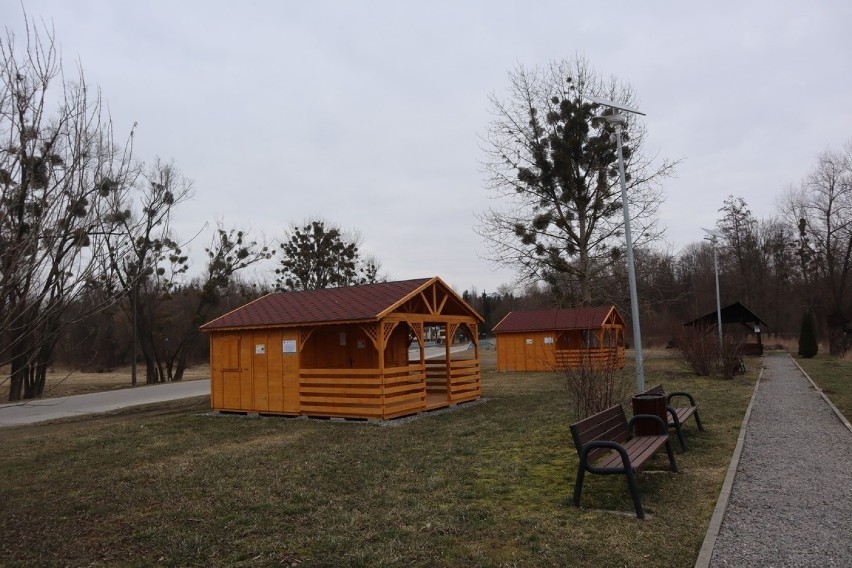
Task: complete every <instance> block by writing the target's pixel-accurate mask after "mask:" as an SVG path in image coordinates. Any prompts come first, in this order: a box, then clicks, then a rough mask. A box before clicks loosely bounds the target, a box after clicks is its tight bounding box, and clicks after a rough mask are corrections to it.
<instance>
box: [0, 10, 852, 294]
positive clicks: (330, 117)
mask: <svg viewBox="0 0 852 568" xmlns="http://www.w3.org/2000/svg"><path fill="white" fill-rule="evenodd" d="M24 4H25V6H26V10H27V12H28V13H29V15H30V16H31V17H34V18H37V19H43V20H44V21H45V22H47V23H48V25H52V26H53V27H54V28H55V33H56V37H57V40H58V41H59V43H60V44H61V46H62V51H63V58H64V59H65V61H66V65H70V64H73V63H74V60H79V61H80V63H81V64H82V67H83V69H84V71H85V74H86V78H87V80H88V81H89V82H90V83H91V84H96V85H98V86H100V88H101V90H102V93H103V95H104V98H105V99H106V101H107V102H108V104H109V108H110V111H111V114H112V117H113V121H114V123H115V128H116V132H117V134H119V135H120V136H125V135H126V134H127V133H129V131H130V129H131V127H132V125H133V123H134V122H138V128H137V130H136V136H135V154H136V157H137V158H140V159H143V160H146V161H151V160H153V159H154V158H155V157H156V156H160V157H162V158H164V159H167V160H168V159H173V160H174V161H175V163H176V165H177V166H178V167H179V168H180V169H181V171H182V172H183V173H184V175H186V176H187V177H189V178H191V179H192V180H193V181H194V187H195V198H194V200H193V201H191V202H190V203H187V204H185V205H183V206H182V207H181V208H180V211H179V212H178V224H177V227H178V230H179V232H180V234H181V236H184V237H188V236H189V235H192V234H195V233H196V232H198V230H199V229H200V228H201V227H202V226H203V225H204V224H205V223H210V224H211V225H212V224H215V221H216V219H224V221H225V222H226V224H230V225H241V226H250V227H251V228H252V230H253V231H254V232H255V233H258V234H260V233H263V234H265V235H266V236H267V237H268V238H270V239H273V238H279V237H280V236H281V235H282V233H283V230H284V229H285V228H286V227H287V226H288V225H289V223H290V222H291V221H301V220H303V219H305V218H308V217H312V216H322V217H324V218H326V219H328V220H330V221H333V222H335V223H338V224H340V225H341V226H342V227H343V228H346V229H353V230H354V229H357V230H358V231H360V232H361V234H362V236H363V240H364V243H363V250H364V251H366V252H368V253H372V254H374V255H375V256H376V257H378V259H379V260H380V261H381V262H382V264H383V267H384V270H385V271H386V272H387V273H388V274H389V275H390V277H391V278H392V279H406V278H417V277H426V276H434V275H438V276H441V277H442V278H443V279H444V280H445V281H446V282H448V283H449V284H451V285H453V286H454V287H456V289H458V290H462V289H469V288H470V287H472V286H476V287H477V288H478V289H479V290H480V291H482V290H483V289H485V290H487V291H489V292H491V291H494V290H495V289H496V287H497V286H498V285H499V284H501V283H510V282H512V281H513V278H514V275H513V274H512V273H511V272H510V271H508V270H505V269H502V270H495V267H493V266H491V265H490V264H489V263H488V262H487V261H485V260H483V259H482V258H481V256H482V255H483V254H484V252H485V248H484V245H483V243H482V241H481V239H480V237H479V236H477V235H476V234H475V233H474V231H473V227H474V225H475V224H476V219H475V217H474V215H475V213H477V212H480V211H483V210H484V209H486V208H487V207H489V206H490V205H493V202H492V200H490V199H489V196H488V193H487V192H486V190H485V189H484V177H485V176H484V173H483V168H482V165H481V164H482V161H483V160H484V157H485V156H484V153H483V151H482V143H481V141H480V136H481V135H483V134H484V133H485V130H486V127H487V125H488V123H489V120H490V119H491V115H490V107H489V102H488V97H489V95H491V94H495V95H496V96H498V97H503V96H504V95H505V94H506V93H507V89H508V80H507V71H508V70H509V69H511V68H512V67H514V66H516V65H517V64H523V65H524V66H527V67H536V66H546V65H547V64H548V63H549V62H550V61H553V60H558V59H563V58H571V57H573V56H575V55H576V54H579V55H582V56H585V57H586V58H587V59H588V60H589V62H590V64H591V65H592V66H593V67H594V68H595V69H596V70H597V71H598V72H599V73H600V74H602V75H604V76H610V75H614V76H616V77H618V78H619V79H620V80H621V81H623V82H627V83H630V84H631V85H632V86H633V88H634V89H635V92H636V94H637V95H638V100H639V102H640V106H641V109H642V110H643V111H644V112H646V113H647V117H646V121H645V124H646V127H647V130H648V134H649V136H648V146H647V150H648V151H649V153H659V155H661V156H665V157H668V158H673V159H677V158H681V159H683V162H682V164H681V165H680V166H679V167H678V170H677V175H676V178H674V179H670V180H667V181H666V182H665V185H664V192H665V195H666V201H665V203H664V205H663V206H662V207H661V210H660V211H661V219H660V221H661V224H662V225H663V226H665V227H667V230H668V232H667V243H668V245H669V246H671V247H672V248H673V249H674V250H678V249H680V248H681V247H683V246H684V245H686V244H689V243H691V242H695V241H698V240H700V239H701V237H702V233H701V230H700V229H699V227H701V226H706V227H709V226H713V224H714V223H715V221H716V219H717V218H718V217H719V214H718V209H719V208H720V207H721V206H722V203H723V201H724V200H725V198H726V197H727V196H728V195H735V196H740V197H743V198H744V199H745V200H746V201H747V202H748V204H749V205H750V206H751V209H752V211H753V212H754V214H755V216H757V217H758V218H763V217H768V216H770V215H772V214H774V212H775V210H776V199H777V198H778V196H779V195H780V194H781V193H782V192H783V191H784V190H785V189H786V188H787V187H789V186H790V185H791V184H797V183H798V182H799V181H800V180H801V179H802V178H803V177H804V176H805V175H806V174H807V173H808V171H809V170H810V169H811V168H812V167H813V164H814V162H815V157H816V155H817V154H818V153H819V152H820V151H822V150H824V149H826V148H838V147H839V146H840V145H841V144H842V143H844V142H845V141H847V140H850V139H852V104H850V103H852V33H850V32H849V25H850V22H852V2H849V1H848V0H838V1H825V2H807V3H806V2H779V1H764V2H746V1H742V2H720V1H715V2H703V3H701V4H700V5H698V3H694V2H649V1H644V2H622V3H615V2H611V3H606V5H607V6H609V9H607V10H605V9H603V5H604V4H603V3H595V2H589V1H584V2H573V1H567V0H563V1H558V2H524V3H521V2H498V1H483V2H462V1H454V2H442V1H434V0H433V1H428V2H426V1H424V2H404V1H387V2H384V1H383V2H369V1H363V2H354V1H350V2H344V1H337V2H323V1H310V2H295V1H292V2H285V1H279V2H271V1H270V2H259V1H258V2H250V1H241V2H212V1H209V0H207V1H198V2H187V1H177V0H172V1H150V0H145V1H141V2H140V1H132V2H130V1H118V0H115V1H107V0H101V1H81V0H25V2H24ZM619 4H620V7H619ZM0 21H2V22H4V25H5V26H6V27H7V28H8V29H10V30H12V31H15V32H16V33H18V34H20V31H21V28H22V24H23V18H22V14H21V4H20V3H19V2H18V1H17V0H0ZM206 244H207V242H206V238H205V239H204V242H201V241H196V243H194V244H193V245H192V248H193V249H194V250H195V251H196V252H197V251H200V250H201V249H203V247H204V246H205V245H206Z"/></svg>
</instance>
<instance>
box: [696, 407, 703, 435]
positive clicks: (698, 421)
mask: <svg viewBox="0 0 852 568" xmlns="http://www.w3.org/2000/svg"><path fill="white" fill-rule="evenodd" d="M695 423H696V424H698V431H699V432H703V431H704V426H702V425H701V417H700V416H698V409H697V408H696V409H695Z"/></svg>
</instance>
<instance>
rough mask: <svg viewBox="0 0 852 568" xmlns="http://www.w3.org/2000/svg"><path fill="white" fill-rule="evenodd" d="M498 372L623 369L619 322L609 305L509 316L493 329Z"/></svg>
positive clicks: (621, 334) (515, 312)
mask: <svg viewBox="0 0 852 568" xmlns="http://www.w3.org/2000/svg"><path fill="white" fill-rule="evenodd" d="M494 334H495V336H496V337H497V370H498V371H553V370H560V369H566V368H577V367H579V366H580V365H583V364H589V365H594V366H600V365H614V366H615V367H617V368H619V369H620V368H623V367H624V320H623V319H622V318H621V315H620V314H619V313H618V310H616V309H615V306H612V305H609V306H601V307H597V308H573V309H555V310H533V311H513V312H510V313H509V314H508V315H507V316H506V317H505V318H503V319H502V320H501V321H500V323H498V324H497V325H495V326H494Z"/></svg>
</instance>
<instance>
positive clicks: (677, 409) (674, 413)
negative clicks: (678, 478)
mask: <svg viewBox="0 0 852 568" xmlns="http://www.w3.org/2000/svg"><path fill="white" fill-rule="evenodd" d="M646 394H656V395H660V396H665V397H666V410H667V411H668V415H669V419H668V423H669V424H668V425H669V428H674V429H675V432H677V439H678V441H679V442H680V447H681V449H682V450H683V451H686V436H684V435H683V423H684V422H685V421H686V420H687V418H689V417H690V416H695V424H697V425H698V430H699V431H700V432H703V431H704V426H702V425H701V417H700V416H699V415H698V406H697V405H696V404H695V398H694V397H693V396H692V395H691V394H689V393H688V392H670V393H669V394H668V395H666V393H665V392H664V391H663V385H657V386H655V387H652V388H650V389H648V390H646V391H645V392H643V393H640V395H646ZM676 397H685V398H686V399H687V400H689V405H688V406H672V399H673V398H676Z"/></svg>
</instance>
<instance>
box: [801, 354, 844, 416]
mask: <svg viewBox="0 0 852 568" xmlns="http://www.w3.org/2000/svg"><path fill="white" fill-rule="evenodd" d="M796 361H797V362H798V363H799V365H801V366H802V368H803V369H804V370H805V372H806V373H807V374H808V375H809V376H810V377H811V378H812V379H813V380H814V382H815V383H816V384H817V385H819V388H821V389H822V392H824V393H825V394H826V395H827V396H828V398H830V399H831V402H833V403H834V406H836V407H837V408H838V410H840V412H842V413H843V416H845V417H846V419H847V420H852V360H849V359H837V358H835V357H831V356H830V355H827V354H820V355H817V356H816V357H813V358H812V359H805V358H803V357H796Z"/></svg>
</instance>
